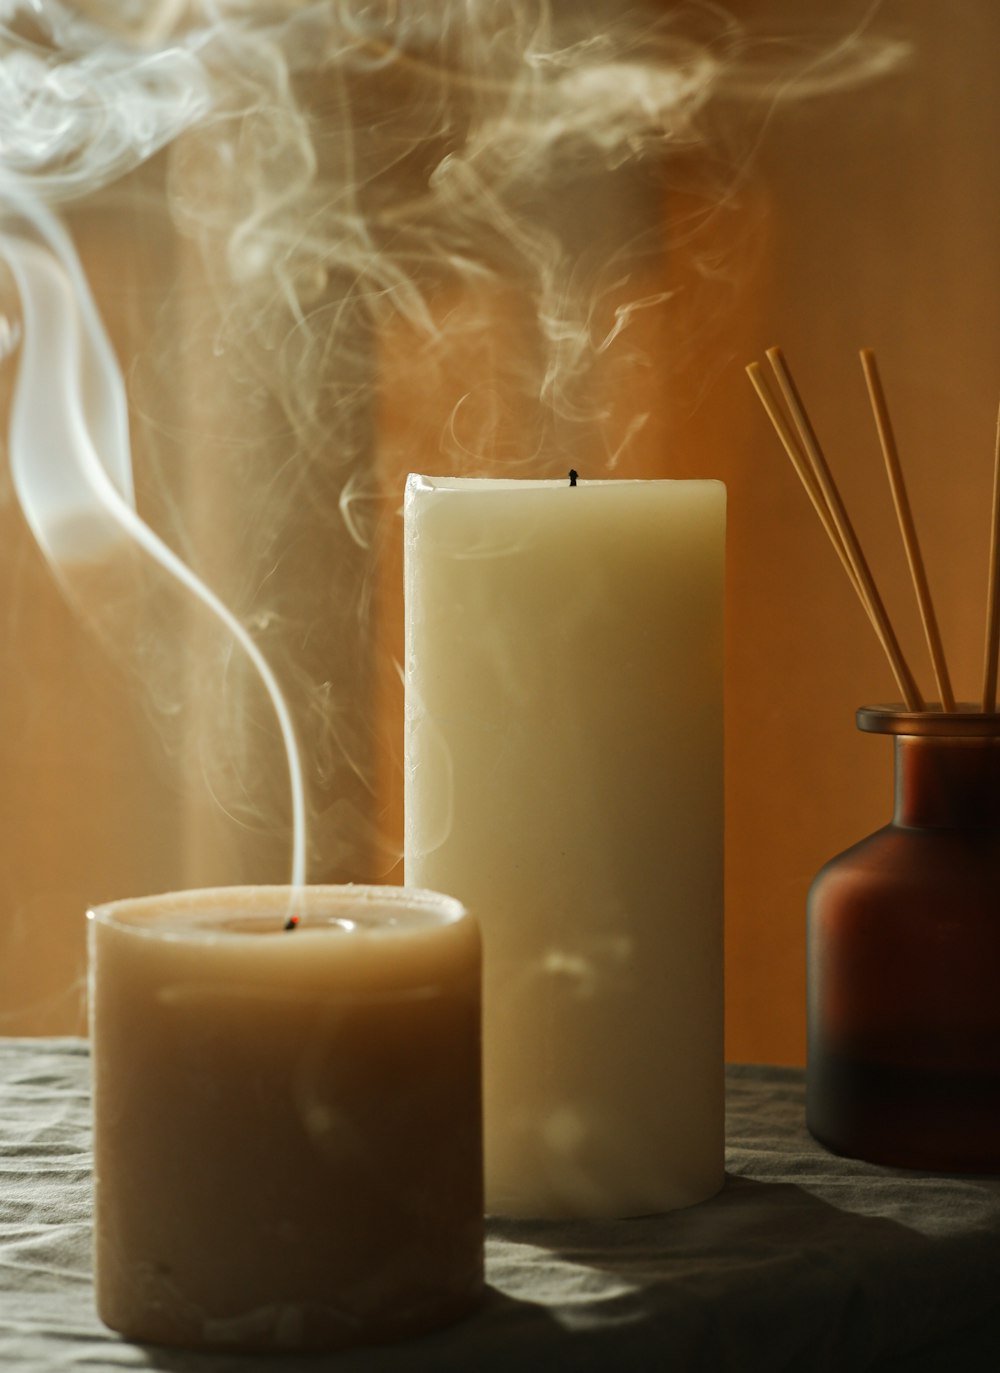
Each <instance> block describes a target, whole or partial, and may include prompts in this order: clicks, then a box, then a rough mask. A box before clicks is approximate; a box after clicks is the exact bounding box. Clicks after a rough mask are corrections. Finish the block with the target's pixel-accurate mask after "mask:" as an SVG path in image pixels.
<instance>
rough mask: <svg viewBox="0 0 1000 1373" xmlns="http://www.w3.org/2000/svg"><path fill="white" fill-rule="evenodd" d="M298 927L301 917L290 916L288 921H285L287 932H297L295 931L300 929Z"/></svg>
mask: <svg viewBox="0 0 1000 1373" xmlns="http://www.w3.org/2000/svg"><path fill="white" fill-rule="evenodd" d="M298 925H299V917H298V916H297V915H290V916H289V917H288V919H287V920H286V921H285V929H286V930H295V929H298Z"/></svg>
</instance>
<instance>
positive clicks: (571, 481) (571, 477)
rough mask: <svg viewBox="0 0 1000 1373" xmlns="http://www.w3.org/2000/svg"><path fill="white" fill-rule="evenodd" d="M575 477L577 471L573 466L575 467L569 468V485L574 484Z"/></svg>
mask: <svg viewBox="0 0 1000 1373" xmlns="http://www.w3.org/2000/svg"><path fill="white" fill-rule="evenodd" d="M576 478H577V471H576V468H575V467H571V468H570V469H569V484H570V486H576Z"/></svg>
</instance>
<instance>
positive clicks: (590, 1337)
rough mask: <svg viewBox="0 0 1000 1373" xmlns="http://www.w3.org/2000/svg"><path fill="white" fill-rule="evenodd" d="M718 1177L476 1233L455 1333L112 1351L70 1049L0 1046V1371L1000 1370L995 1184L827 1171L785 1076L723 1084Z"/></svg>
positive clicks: (75, 1052) (82, 1047)
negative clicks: (482, 1281)
mask: <svg viewBox="0 0 1000 1373" xmlns="http://www.w3.org/2000/svg"><path fill="white" fill-rule="evenodd" d="M728 1107H729V1124H728V1138H729V1149H728V1177H727V1183H726V1186H725V1188H724V1190H723V1191H722V1193H721V1194H720V1195H719V1196H718V1197H717V1198H715V1199H714V1200H713V1201H710V1202H707V1203H705V1204H704V1205H702V1206H698V1207H694V1208H693V1209H691V1210H689V1211H682V1212H675V1213H673V1214H671V1215H666V1216H653V1217H647V1218H644V1219H641V1220H630V1221H617V1222H614V1223H597V1224H595V1223H590V1222H588V1223H582V1222H578V1223H559V1224H553V1223H549V1222H530V1223H529V1222H491V1223H490V1225H489V1239H488V1250H487V1276H488V1281H489V1288H490V1290H489V1296H488V1300H487V1302H486V1304H485V1306H484V1307H483V1309H482V1310H481V1311H480V1312H479V1313H478V1314H477V1315H475V1316H474V1317H472V1318H470V1319H469V1320H467V1321H465V1322H463V1323H462V1324H461V1325H458V1326H455V1327H454V1328H453V1329H451V1330H448V1331H445V1332H442V1333H440V1334H438V1335H434V1336H430V1337H427V1338H425V1339H421V1340H416V1341H413V1342H411V1343H409V1344H406V1345H400V1346H397V1347H395V1348H391V1349H389V1348H386V1349H370V1350H365V1351H360V1352H357V1353H349V1354H343V1355H339V1356H336V1357H334V1356H327V1357H318V1358H310V1359H305V1360H295V1359H287V1358H284V1357H270V1358H257V1359H253V1358H246V1357H239V1356H235V1357H224V1356H210V1355H204V1354H190V1353H185V1352H180V1351H172V1350H164V1349H154V1348H151V1347H139V1346H135V1345H129V1344H126V1343H124V1342H123V1341H121V1340H120V1339H118V1338H117V1337H116V1336H114V1335H113V1334H111V1332H110V1331H107V1330H105V1329H104V1327H103V1326H102V1325H101V1324H100V1322H99V1321H98V1319H97V1317H96V1316H95V1314H94V1311H93V1302H92V1292H91V1265H90V1209H91V1202H90V1118H89V1094H88V1060H87V1046H86V1043H85V1042H84V1041H82V1040H30V1039H20V1040H17V1039H7V1040H0V1366H2V1367H5V1368H11V1369H15V1370H19V1371H20V1370H25V1371H27V1370H36V1369H37V1370H45V1373H54V1371H55V1370H60V1369H87V1370H95V1369H127V1368H132V1369H135V1368H148V1369H162V1370H168V1371H173V1370H176V1373H210V1370H212V1371H215V1370H229V1371H230V1373H250V1370H253V1371H254V1373H263V1371H264V1370H271V1371H272V1373H274V1371H275V1370H278V1369H283V1368H286V1367H293V1366H295V1367H299V1368H314V1369H324V1370H325V1369H331V1370H344V1373H355V1371H357V1373H382V1371H383V1370H384V1371H385V1373H393V1370H428V1373H431V1371H433V1373H438V1371H439V1370H440V1371H441V1373H447V1371H448V1370H462V1373H480V1370H484V1371H486V1373H488V1371H489V1370H501V1369H502V1370H505V1373H508V1371H512V1373H528V1371H529V1370H532V1369H545V1370H553V1373H562V1370H580V1369H599V1370H604V1369H611V1370H629V1369H640V1370H646V1369H650V1370H652V1369H664V1370H677V1373H687V1371H688V1370H698V1373H716V1370H719V1371H720V1373H725V1371H726V1370H730V1369H732V1370H739V1373H755V1370H758V1369H759V1370H761V1371H762V1373H765V1371H766V1373H784V1371H785V1370H789V1371H791V1370H820V1371H821V1373H827V1371H829V1373H855V1370H867V1369H879V1370H892V1373H932V1371H933V1373H945V1370H947V1373H980V1370H982V1373H986V1370H989V1373H996V1370H1000V1181H997V1180H995V1179H979V1178H966V1179H958V1178H952V1177H943V1176H940V1175H925V1174H914V1173H903V1172H897V1171H894V1170H892V1169H886V1168H876V1167H873V1166H868V1165H865V1164H860V1163H852V1162H848V1161H845V1160H843V1159H837V1158H834V1157H832V1156H831V1155H830V1154H828V1153H826V1152H825V1151H824V1150H823V1149H821V1148H820V1147H819V1146H818V1145H816V1144H815V1143H814V1142H813V1141H812V1140H811V1139H810V1137H809V1136H808V1134H807V1133H806V1131H805V1128H804V1125H803V1076H802V1073H801V1072H799V1071H797V1070H794V1069H783V1068H762V1067H733V1068H730V1069H729V1072H728Z"/></svg>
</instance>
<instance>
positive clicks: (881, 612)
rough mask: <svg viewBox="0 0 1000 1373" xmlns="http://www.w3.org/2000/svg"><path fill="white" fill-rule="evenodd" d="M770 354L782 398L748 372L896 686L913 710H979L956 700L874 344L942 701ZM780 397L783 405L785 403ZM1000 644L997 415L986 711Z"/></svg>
mask: <svg viewBox="0 0 1000 1373" xmlns="http://www.w3.org/2000/svg"><path fill="white" fill-rule="evenodd" d="M766 356H767V360H768V362H769V363H770V364H771V369H772V371H773V372H774V376H775V378H776V380H777V383H778V387H779V389H780V392H781V399H779V396H778V395H777V393H776V392H775V390H774V389H773V387H772V386H771V384H770V382H769V381H768V378H767V375H766V373H765V372H764V370H763V368H762V367H761V365H760V363H757V362H752V363H750V365H749V366H748V367H747V369H746V370H747V374H748V375H749V377H750V380H751V381H752V382H753V385H754V389H755V390H756V392H757V395H758V396H759V397H760V401H761V404H762V405H763V407H764V409H765V410H766V411H767V415H768V418H769V419H770V421H771V423H772V424H773V426H774V429H775V432H776V433H777V435H778V438H779V439H780V440H781V444H782V446H783V448H784V450H785V452H786V453H787V454H788V456H789V458H790V459H791V461H792V466H793V467H794V468H795V471H796V472H797V473H798V476H799V479H800V481H801V482H802V485H803V486H804V487H805V490H806V494H807V495H808V497H809V499H810V500H811V502H812V504H813V507H814V509H815V510H816V513H817V515H818V516H819V518H820V522H821V523H822V525H823V528H824V529H825V530H826V533H827V535H828V537H829V539H830V541H831V543H832V544H833V547H834V549H835V550H836V552H837V555H838V557H839V558H840V561H841V563H842V564H843V567H844V570H845V571H846V573H847V576H848V578H849V580H850V582H851V585H852V586H853V588H854V590H855V592H856V594H857V596H858V598H859V600H860V601H861V604H862V606H863V607H864V609H865V612H866V613H867V615H868V618H869V620H870V621H871V624H872V628H873V629H874V630H875V633H876V635H877V636H878V639H879V642H880V643H881V645H882V648H883V649H884V651H885V654H886V657H887V658H888V660H889V666H890V667H891V669H892V673H893V676H894V677H895V679H896V685H897V686H898V687H899V690H900V693H901V694H902V697H903V700H904V702H905V703H906V707H907V709H908V710H912V711H922V710H940V711H943V712H955V711H958V712H962V711H973V710H975V709H976V707H975V706H971V705H969V706H966V705H957V704H956V702H955V696H954V692H953V691H952V687H951V681H950V679H949V676H948V666H947V663H946V662H945V655H944V649H943V646H942V643H941V633H940V630H939V629H938V623H937V617H936V615H935V613H934V604H933V601H932V599H931V592H930V587H929V585H928V581H927V572H926V569H925V567H924V560H923V555H922V553H921V551H920V543H919V540H918V538H917V531H916V526H915V524H914V521H913V513H912V511H911V509H910V501H909V497H908V495H907V491H906V482H905V481H904V479H903V469H902V466H901V464H900V460H899V452H898V450H897V447H896V439H895V435H894V433H893V428H892V422H891V420H890V418H889V410H888V406H887V404H886V399H885V392H884V391H883V389H882V382H881V378H880V377H879V371H878V364H877V363H876V361H875V354H874V353H873V352H872V350H871V349H870V348H862V350H861V367H862V370H863V372H864V376H865V382H866V384H867V387H868V397H869V400H870V401H871V407H872V413H873V415H874V417H875V427H876V430H877V431H878V438H879V444H880V446H881V449H882V457H883V459H884V460H885V469H886V474H887V476H888V478H889V487H890V489H891V491H892V499H893V504H894V505H895V508H896V518H897V521H898V523H899V531H900V535H901V536H902V540H903V547H904V549H905V552H906V560H907V563H908V565H909V568H910V576H911V578H912V580H913V589H914V591H915V593H916V597H917V606H918V608H919V611H920V619H921V623H922V624H923V628H924V635H925V637H926V639H927V648H928V651H929V653H930V659H931V665H932V668H933V671H934V681H935V683H936V686H937V691H938V695H939V697H940V703H939V704H938V703H930V704H927V703H926V702H925V701H924V698H923V696H922V695H921V693H920V688H919V687H918V686H917V682H916V678H915V677H914V675H913V673H912V671H911V670H910V667H909V665H908V664H907V661H906V658H905V657H904V655H903V651H902V649H901V648H900V645H899V640H898V638H897V637H896V633H895V631H894V629H893V627H892V622H891V620H890V619H889V616H888V614H887V612H886V609H885V605H884V603H883V601H882V598H881V596H880V595H879V593H878V588H877V587H876V585H875V580H874V578H873V576H872V573H871V568H870V567H869V564H868V560H867V559H866V557H865V555H864V553H863V552H862V549H861V545H860V544H859V542H858V538H857V535H856V533H855V531H854V526H853V525H852V523H851V520H850V517H849V515H848V513H847V510H846V509H845V507H844V502H843V500H842V499H841V496H840V492H839V490H838V489H837V483H836V481H835V480H834V477H833V474H832V472H831V471H830V467H829V465H828V463H827V461H826V458H825V457H824V455H823V450H822V448H821V447H820V444H819V440H818V439H817V437H816V431H815V429H814V428H813V426H812V422H811V421H810V419H809V416H808V414H807V413H806V410H805V406H804V405H803V404H802V399H801V397H800V395H799V391H798V387H797V386H796V385H795V381H794V380H793V378H792V374H791V372H790V370H789V367H788V364H787V362H786V361H785V358H784V355H783V354H782V351H781V349H780V348H769V349H768V350H767V354H766ZM782 400H783V401H784V405H782ZM998 650H1000V417H998V420H997V438H996V446H995V449H994V463H993V507H992V523H991V530H990V556H989V573H988V583H987V598H986V652H985V662H984V669H983V694H982V703H981V706H980V707H979V708H980V709H981V710H982V711H983V712H984V713H985V714H992V713H993V712H994V711H995V710H996V698H997V658H998Z"/></svg>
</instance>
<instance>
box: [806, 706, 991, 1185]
mask: <svg viewBox="0 0 1000 1373" xmlns="http://www.w3.org/2000/svg"><path fill="white" fill-rule="evenodd" d="M960 710H961V713H954V714H952V713H948V714H943V713H941V712H940V711H937V712H932V711H926V712H924V711H919V712H917V711H908V710H906V709H905V708H904V707H901V706H875V707H865V708H863V709H862V710H859V711H858V715H857V721H858V727H859V728H860V729H862V730H865V731H867V732H869V733H874V734H891V735H892V736H893V742H894V745H895V788H896V793H895V815H894V816H893V819H892V821H891V823H890V824H888V825H886V826H885V827H884V828H883V829H880V830H878V831H877V832H876V833H875V834H873V835H870V836H869V837H868V838H867V839H863V840H862V841H861V842H860V843H859V844H855V845H854V847H853V848H850V849H848V850H847V851H846V852H845V853H842V854H839V855H838V856H837V857H836V858H834V859H832V860H831V861H830V862H829V863H827V864H826V866H825V867H824V868H823V869H822V870H821V871H820V872H819V874H818V875H817V877H816V879H815V881H814V883H813V886H812V890H811V891H810V894H809V906H808V978H809V983H808V997H809V1051H808V1052H809V1059H808V1070H807V1122H808V1125H809V1129H810V1130H811V1132H812V1133H813V1135H815V1137H816V1138H817V1139H818V1140H819V1141H820V1142H821V1143H823V1144H825V1145H827V1146H828V1147H829V1148H830V1149H833V1150H834V1151H836V1152H837V1153H839V1154H848V1155H851V1156H853V1157H856V1158H863V1159H868V1160H870V1161H872V1162H875V1163H886V1164H896V1165H900V1166H903V1167H910V1168H924V1169H942V1170H946V1171H952V1172H959V1171H961V1172H1000V715H998V714H988V715H987V714H980V713H975V712H974V710H973V709H971V708H960Z"/></svg>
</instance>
